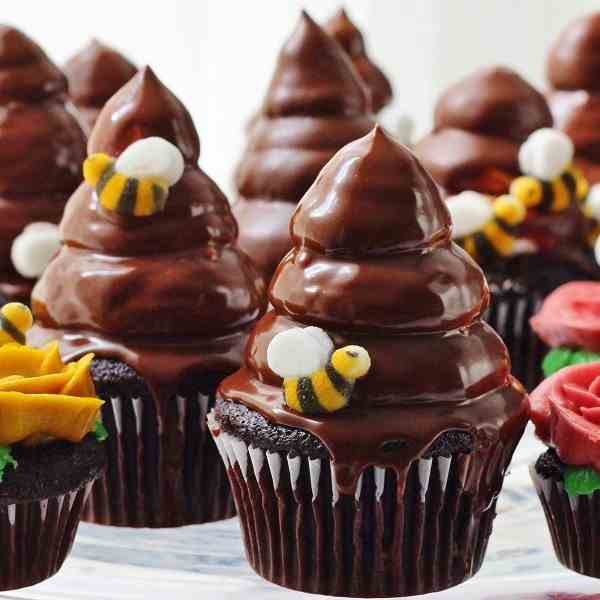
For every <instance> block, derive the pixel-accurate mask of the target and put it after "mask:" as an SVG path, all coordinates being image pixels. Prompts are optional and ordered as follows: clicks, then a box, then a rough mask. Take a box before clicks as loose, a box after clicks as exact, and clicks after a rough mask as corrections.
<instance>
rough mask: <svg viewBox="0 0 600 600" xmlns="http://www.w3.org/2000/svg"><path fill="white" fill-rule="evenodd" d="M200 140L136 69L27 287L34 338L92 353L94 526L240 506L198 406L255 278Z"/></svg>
mask: <svg viewBox="0 0 600 600" xmlns="http://www.w3.org/2000/svg"><path fill="white" fill-rule="evenodd" d="M153 136H160V137H153ZM199 148H200V146H199V140H198V135H197V133H196V130H195V128H194V125H193V122H192V119H191V117H190V115H189V113H188V112H187V110H186V109H185V108H184V106H183V105H182V104H181V102H180V101H179V100H178V99H177V98H176V97H175V96H174V95H173V94H172V93H171V92H170V91H169V90H168V89H167V88H166V87H165V86H164V85H163V84H162V83H161V82H160V81H159V80H158V79H157V77H156V76H155V75H154V73H153V72H152V70H151V69H150V68H149V67H145V68H144V69H142V70H141V71H140V72H139V73H138V74H137V75H136V76H135V77H134V78H133V79H132V80H131V81H130V82H129V83H128V84H127V85H126V86H125V87H123V88H122V89H121V90H120V91H119V92H118V93H117V94H116V95H115V96H113V97H112V98H111V100H110V101H109V102H108V103H107V104H106V105H105V107H104V109H103V110H102V112H101V113H100V116H99V118H98V121H97V123H96V127H95V128H94V130H93V132H92V135H91V136H90V140H89V144H88V149H89V152H90V156H89V157H88V159H87V160H86V162H85V165H84V173H85V178H86V181H85V182H84V183H83V184H82V185H81V186H80V187H79V189H78V190H77V191H76V192H75V194H74V195H73V197H72V198H71V199H70V201H69V203H68V205H67V209H66V211H65V216H64V218H63V221H62V224H61V232H62V237H63V241H64V244H63V246H62V249H61V250H60V252H59V254H58V255H57V256H56V258H55V259H54V260H53V261H52V262H51V263H50V265H49V267H48V269H47V271H46V273H45V276H44V277H43V278H42V279H41V280H40V282H39V283H38V285H37V286H36V288H35V290H34V293H33V300H32V305H33V309H34V312H35V314H36V317H37V319H38V323H37V326H36V328H35V329H34V332H33V334H34V335H35V336H36V339H42V340H43V339H48V338H49V339H58V340H59V341H60V343H61V346H62V348H63V349H64V352H65V355H66V356H67V357H69V358H77V357H79V356H80V355H81V354H82V353H84V352H89V351H93V352H94V353H95V354H96V360H95V361H94V364H93V367H92V373H93V376H94V381H95V383H96V386H97V388H98V392H99V395H100V396H101V397H102V398H103V399H104V400H106V405H105V407H104V409H103V410H104V413H103V414H104V419H105V422H106V427H107V429H108V431H109V433H110V438H109V442H108V445H107V448H108V455H109V466H108V470H107V473H106V476H105V477H104V478H102V479H101V480H99V481H98V483H97V484H96V485H95V486H94V490H93V493H92V496H91V498H90V501H89V503H88V506H87V512H86V514H85V518H86V519H87V520H90V521H94V522H96V523H102V524H110V525H125V526H133V527H174V526H179V525H188V524H192V523H202V522H205V521H214V520H217V519H222V518H226V517H230V516H232V515H233V501H232V498H231V495H230V492H229V488H228V485H227V478H226V475H225V471H224V469H223V466H222V464H221V463H220V461H219V460H218V455H217V450H216V448H215V446H214V444H213V442H212V440H211V439H210V436H209V435H208V432H207V430H206V425H205V420H206V411H207V409H208V408H209V407H210V406H211V405H212V403H213V400H214V394H215V391H216V386H217V385H218V383H219V381H220V380H221V379H222V378H223V377H225V376H226V375H228V374H229V373H231V372H233V371H234V370H235V369H236V368H237V367H238V366H239V364H240V362H241V358H242V348H243V347H244V345H245V342H246V338H247V332H248V328H249V327H250V325H251V323H252V322H253V321H254V320H255V319H256V318H257V317H258V316H259V315H260V314H261V313H262V311H263V309H264V303H265V300H264V285H263V282H262V280H261V279H260V277H259V276H258V275H257V273H256V271H255V270H254V268H253V266H252V264H251V262H250V260H249V259H248V257H247V256H246V255H245V254H243V253H242V252H241V251H240V250H239V249H238V248H237V245H236V237H237V226H236V223H235V220H234V218H233V216H232V215H231V211H230V208H229V204H228V202H227V199H226V198H225V196H224V195H223V194H222V192H221V191H220V190H219V188H218V187H217V186H216V185H215V183H214V182H213V181H212V180H211V179H210V178H209V177H208V176H207V175H206V174H205V173H204V172H203V171H202V170H201V169H200V168H199V167H198V166H197V163H198V155H199Z"/></svg>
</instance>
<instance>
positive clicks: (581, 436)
mask: <svg viewBox="0 0 600 600" xmlns="http://www.w3.org/2000/svg"><path fill="white" fill-rule="evenodd" d="M599 382H600V362H595V363H590V364H580V365H575V366H570V367H566V368H563V369H561V370H560V371H558V372H556V373H555V374H554V375H552V376H551V377H549V378H548V379H546V380H545V381H544V382H543V383H542V384H541V385H540V386H539V387H538V388H537V389H536V390H534V391H533V392H532V394H531V398H530V402H529V405H530V406H529V408H530V416H531V420H532V421H533V423H534V424H535V430H536V434H537V435H538V436H539V437H540V439H541V440H542V441H543V442H544V443H546V444H547V445H548V447H549V449H548V450H547V451H546V452H545V453H544V454H542V455H541V456H540V457H539V458H538V460H537V461H536V463H535V464H534V465H532V467H531V470H530V471H531V477H532V479H533V483H534V484H535V488H536V490H537V493H538V496H539V498H540V501H541V503H542V507H543V509H544V514H545V515H546V519H547V521H548V527H549V529H550V535H551V537H552V542H553V545H554V550H555V552H556V556H557V558H558V560H559V561H560V562H561V563H562V564H563V565H564V566H565V567H567V568H569V569H571V570H573V571H576V572H578V573H581V574H583V575H588V576H590V577H600V554H599V553H598V543H599V540H600V524H599V523H600V521H599V519H598V515H599V514H600V443H599V442H598V440H599V439H600V425H599V421H598V414H599V412H600V387H599V385H598V383H599Z"/></svg>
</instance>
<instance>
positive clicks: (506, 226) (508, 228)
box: [496, 219, 518, 236]
mask: <svg viewBox="0 0 600 600" xmlns="http://www.w3.org/2000/svg"><path fill="white" fill-rule="evenodd" d="M496 224H497V225H498V227H499V228H500V229H502V231H504V232H505V233H508V235H512V236H514V235H515V234H516V232H517V229H518V227H517V226H516V225H511V224H510V223H507V222H506V221H504V220H502V219H496Z"/></svg>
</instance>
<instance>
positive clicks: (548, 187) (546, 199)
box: [537, 181, 554, 211]
mask: <svg viewBox="0 0 600 600" xmlns="http://www.w3.org/2000/svg"><path fill="white" fill-rule="evenodd" d="M540 184H541V186H542V201H541V202H540V203H539V204H538V205H537V208H538V209H539V210H543V211H549V210H550V209H551V208H552V203H553V201H554V186H553V185H552V182H550V181H540Z"/></svg>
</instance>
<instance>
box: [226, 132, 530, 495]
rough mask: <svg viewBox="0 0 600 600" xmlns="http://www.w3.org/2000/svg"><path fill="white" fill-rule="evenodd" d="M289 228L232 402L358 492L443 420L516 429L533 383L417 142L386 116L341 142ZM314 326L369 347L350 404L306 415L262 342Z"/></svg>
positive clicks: (232, 382)
mask: <svg viewBox="0 0 600 600" xmlns="http://www.w3.org/2000/svg"><path fill="white" fill-rule="evenodd" d="M291 231H292V235H293V239H294V248H293V250H292V251H291V252H290V253H289V254H288V255H287V256H286V257H285V259H284V260H283V261H282V263H281V264H280V266H279V268H278V270H277V272H276V274H275V277H274V279H273V281H272V283H271V287H270V290H269V299H270V301H271V303H272V305H273V309H272V310H271V311H270V312H268V313H267V315H265V317H263V318H262V319H261V320H260V321H259V322H258V324H257V325H256V327H255V330H254V332H253V334H252V336H251V338H250V341H249V343H248V347H247V351H246V360H245V363H244V366H243V368H242V369H241V370H240V371H238V372H237V373H235V374H234V375H232V376H231V377H229V378H227V379H226V380H225V381H224V382H223V383H222V385H221V387H220V395H221V397H222V398H223V399H224V400H225V401H231V402H241V403H242V404H245V405H246V406H248V407H249V408H251V409H252V410H255V411H258V412H259V413H261V414H262V415H263V416H264V417H265V418H267V419H268V420H269V421H270V422H272V423H274V424H277V425H284V426H288V427H295V428H299V429H302V430H304V431H308V432H309V433H311V434H312V435H314V436H315V437H316V438H318V439H319V440H321V442H322V443H323V445H324V446H325V447H326V448H327V449H328V451H329V453H330V454H331V456H332V458H333V461H334V463H335V469H336V481H337V484H338V486H339V487H340V489H341V490H342V491H343V492H344V493H349V494H351V493H353V490H354V486H355V484H356V481H357V478H358V475H359V474H360V473H361V472H362V470H364V469H365V468H366V467H367V466H369V465H372V464H377V465H381V466H389V467H392V468H396V469H397V470H399V471H402V470H405V469H406V468H407V467H408V465H409V464H410V463H411V462H412V461H413V460H414V459H415V458H417V457H419V456H421V455H423V453H424V452H425V451H426V449H427V448H428V447H430V446H431V444H432V443H433V442H434V440H435V439H436V438H438V437H439V436H440V435H441V434H442V433H444V432H446V431H450V430H461V431H467V432H469V433H470V434H472V435H473V438H474V439H475V440H476V442H475V445H476V447H477V449H478V450H481V449H484V448H486V447H487V445H488V444H489V443H491V442H495V441H498V440H500V441H505V442H507V441H508V440H509V439H511V438H512V439H514V436H515V435H516V434H517V432H519V431H520V430H521V429H522V428H523V427H524V425H525V422H526V415H525V406H524V399H525V393H524V391H523V389H522V387H521V386H520V384H518V383H517V382H516V381H515V380H514V379H513V378H512V377H511V375H510V360H509V358H508V354H507V350H506V347H505V346H504V344H503V342H502V341H501V339H500V338H499V337H498V335H497V334H496V333H495V332H494V331H493V330H492V329H491V328H490V327H489V326H488V325H486V324H485V323H483V322H482V321H481V319H480V316H481V313H482V311H483V310H484V309H485V308H486V307H487V305H488V301H489V291H488V287H487V284H486V282H485V278H484V276H483V273H482V272H481V270H480V269H479V267H478V266H477V265H476V264H475V263H474V262H473V261H472V260H471V259H470V258H469V257H468V256H467V255H466V254H465V253H464V252H463V251H462V250H460V249H459V248H458V247H457V246H455V245H454V244H453V243H452V242H451V240H450V232H451V223H450V218H449V215H448V212H447V210H446V208H445V205H444V203H443V201H442V200H441V198H440V196H439V193H438V191H437V188H436V186H435V184H434V182H433V181H432V179H431V177H430V176H429V175H428V174H427V173H426V171H425V170H424V169H423V167H422V166H421V165H420V164H419V162H418V161H417V160H416V158H415V157H414V156H413V155H412V154H411V153H410V151H409V150H408V149H406V148H405V147H403V146H401V145H399V144H397V143H396V142H394V141H392V139H391V138H389V137H388V136H386V134H385V133H384V132H383V130H382V129H381V128H376V129H374V130H373V131H372V132H371V133H369V134H368V135H367V136H365V137H363V138H361V139H359V140H357V141H355V142H353V143H351V144H348V145H347V146H345V147H344V148H343V149H342V150H340V151H339V152H338V153H337V154H336V156H335V157H334V158H333V160H331V161H330V162H329V163H328V164H327V166H326V167H325V168H324V169H323V170H322V172H321V174H320V175H319V177H318V178H317V180H316V181H315V183H314V184H313V186H312V187H311V188H310V189H309V190H308V192H307V193H306V195H305V196H304V198H303V199H302V202H301V203H300V204H299V206H298V208H297V210H296V211H295V213H294V216H293V219H292V223H291ZM305 325H317V326H320V327H323V328H324V329H326V331H327V332H328V334H329V335H331V336H332V338H333V339H334V341H335V343H336V346H341V345H344V344H348V343H352V344H360V345H362V346H364V347H365V348H366V349H367V350H368V352H369V353H370V355H371V359H372V367H371V371H370V372H369V374H368V375H367V376H366V377H365V378H364V379H361V380H359V381H358V382H357V384H356V387H355V392H354V396H353V398H352V401H351V404H350V406H349V408H347V409H345V410H343V411H340V412H338V413H335V414H331V415H303V414H299V413H295V412H293V411H291V410H289V409H287V408H286V407H285V406H284V404H283V391H282V381H281V379H279V378H278V377H277V376H276V375H275V374H274V373H273V372H272V371H271V370H270V369H269V367H268V365H267V359H266V353H267V348H268V345H269V343H270V341H271V340H272V339H273V337H274V336H275V335H276V334H277V333H278V332H280V331H283V330H285V329H288V328H290V327H294V326H305ZM217 418H218V414H217ZM394 441H401V443H400V444H395V445H394V448H395V450H394V451H393V452H390V451H389V447H390V445H389V443H390V442H394ZM468 485H469V484H467V486H468Z"/></svg>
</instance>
